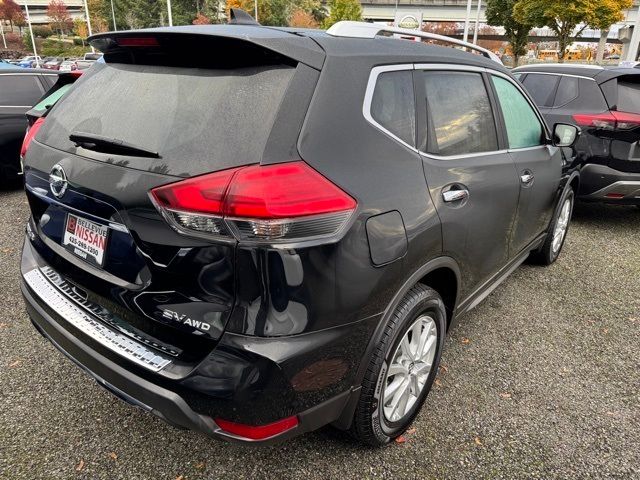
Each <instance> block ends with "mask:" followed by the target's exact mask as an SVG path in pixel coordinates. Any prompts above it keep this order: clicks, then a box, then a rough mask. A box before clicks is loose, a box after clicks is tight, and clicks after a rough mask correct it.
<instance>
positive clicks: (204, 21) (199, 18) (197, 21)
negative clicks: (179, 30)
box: [191, 13, 211, 25]
mask: <svg viewBox="0 0 640 480" xmlns="http://www.w3.org/2000/svg"><path fill="white" fill-rule="evenodd" d="M191 23H192V24H194V25H208V24H210V23H211V20H209V17H207V16H205V15H203V14H202V13H198V14H197V15H196V18H194V19H193V22H191Z"/></svg>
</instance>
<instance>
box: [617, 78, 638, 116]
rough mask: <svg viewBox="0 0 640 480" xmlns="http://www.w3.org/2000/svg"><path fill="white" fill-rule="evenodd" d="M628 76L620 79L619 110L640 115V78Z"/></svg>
mask: <svg viewBox="0 0 640 480" xmlns="http://www.w3.org/2000/svg"><path fill="white" fill-rule="evenodd" d="M637 77H638V76H636V75H633V76H632V75H627V76H626V77H621V78H619V79H618V103H617V107H618V110H620V111H621V112H631V113H640V82H639V81H638V80H640V78H638V79H637Z"/></svg>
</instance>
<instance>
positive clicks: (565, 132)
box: [553, 123, 580, 147]
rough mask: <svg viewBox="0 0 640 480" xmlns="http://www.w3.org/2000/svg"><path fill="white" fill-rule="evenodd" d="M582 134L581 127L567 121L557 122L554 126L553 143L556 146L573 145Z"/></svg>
mask: <svg viewBox="0 0 640 480" xmlns="http://www.w3.org/2000/svg"><path fill="white" fill-rule="evenodd" d="M579 136H580V129H579V128H578V127H576V126H575V125H569V124H567V123H556V124H555V125H554V126H553V144H554V145H555V146H556V147H573V145H574V144H575V143H576V140H578V137H579Z"/></svg>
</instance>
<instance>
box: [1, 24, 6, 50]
mask: <svg viewBox="0 0 640 480" xmlns="http://www.w3.org/2000/svg"><path fill="white" fill-rule="evenodd" d="M3 23H4V20H0V33H2V43H3V44H4V48H7V40H6V39H5V38H4V25H2V24H3Z"/></svg>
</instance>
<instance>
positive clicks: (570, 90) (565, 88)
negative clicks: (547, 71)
mask: <svg viewBox="0 0 640 480" xmlns="http://www.w3.org/2000/svg"><path fill="white" fill-rule="evenodd" d="M577 96H578V79H577V78H575V77H565V76H563V77H561V78H560V83H559V84H558V91H557V92H556V99H555V101H554V102H553V106H554V107H562V106H564V105H566V104H567V103H569V102H570V101H571V100H574V99H575V98H576V97H577Z"/></svg>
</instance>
